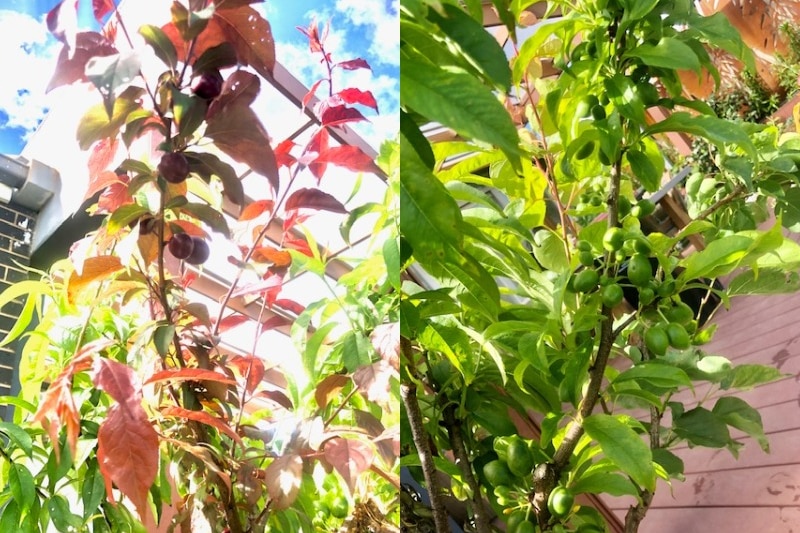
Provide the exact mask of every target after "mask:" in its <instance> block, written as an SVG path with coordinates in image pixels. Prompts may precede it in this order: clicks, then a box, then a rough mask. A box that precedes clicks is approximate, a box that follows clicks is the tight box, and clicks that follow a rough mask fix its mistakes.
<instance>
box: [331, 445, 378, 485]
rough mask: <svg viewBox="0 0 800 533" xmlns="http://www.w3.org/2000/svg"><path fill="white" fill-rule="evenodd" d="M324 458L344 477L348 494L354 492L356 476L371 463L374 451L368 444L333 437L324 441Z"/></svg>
mask: <svg viewBox="0 0 800 533" xmlns="http://www.w3.org/2000/svg"><path fill="white" fill-rule="evenodd" d="M323 453H324V455H325V459H326V460H327V461H328V462H329V463H330V464H331V465H332V466H333V467H334V468H335V469H336V471H337V472H339V474H340V475H341V476H342V477H343V478H344V480H345V482H346V483H347V487H348V488H349V489H350V494H353V493H354V492H355V488H356V482H357V481H358V476H360V475H361V473H362V472H364V471H366V470H367V469H369V467H370V466H371V465H372V459H373V457H374V451H373V448H372V446H371V445H370V444H368V443H366V442H364V441H360V440H355V439H345V438H342V437H334V438H332V439H331V440H329V441H327V442H326V443H325V447H324V448H323Z"/></svg>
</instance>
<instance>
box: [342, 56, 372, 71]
mask: <svg viewBox="0 0 800 533" xmlns="http://www.w3.org/2000/svg"><path fill="white" fill-rule="evenodd" d="M333 66H334V68H335V67H339V68H343V69H345V70H356V69H360V68H365V69H368V70H372V67H370V66H369V63H367V62H366V61H365V60H363V59H361V58H360V57H359V58H356V59H350V60H349V61H341V62H339V63H336V64H335V65H333Z"/></svg>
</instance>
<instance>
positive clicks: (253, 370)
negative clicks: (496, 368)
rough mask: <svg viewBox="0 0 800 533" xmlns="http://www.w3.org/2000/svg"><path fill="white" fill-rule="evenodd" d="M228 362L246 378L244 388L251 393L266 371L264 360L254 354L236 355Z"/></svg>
mask: <svg viewBox="0 0 800 533" xmlns="http://www.w3.org/2000/svg"><path fill="white" fill-rule="evenodd" d="M229 363H230V364H231V365H232V366H234V367H235V368H236V370H238V371H239V374H240V375H241V376H242V377H243V378H245V379H246V380H247V383H245V389H246V390H247V392H249V393H251V394H252V392H253V391H254V390H256V387H258V385H259V384H260V383H261V381H262V380H263V379H264V373H265V372H266V370H265V369H264V362H263V361H262V360H261V359H259V358H258V357H256V356H254V355H248V356H247V357H243V356H236V357H234V358H232V359H231V360H230V361H229Z"/></svg>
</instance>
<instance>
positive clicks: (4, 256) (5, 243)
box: [0, 202, 36, 396]
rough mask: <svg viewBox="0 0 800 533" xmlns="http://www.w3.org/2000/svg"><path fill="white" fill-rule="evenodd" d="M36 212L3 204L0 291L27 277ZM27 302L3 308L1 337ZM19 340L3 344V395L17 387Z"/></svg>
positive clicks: (0, 382)
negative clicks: (13, 384)
mask: <svg viewBox="0 0 800 533" xmlns="http://www.w3.org/2000/svg"><path fill="white" fill-rule="evenodd" d="M35 223H36V213H35V212H33V211H31V210H30V209H27V208H25V207H23V206H21V205H19V204H16V203H14V202H12V203H10V204H0V291H3V290H5V289H6V288H7V287H9V286H10V285H12V284H14V283H16V282H18V281H22V280H24V279H26V278H27V277H28V273H27V271H26V270H25V267H26V266H28V265H29V264H30V254H31V237H32V232H33V230H34V225H35ZM23 303H24V302H22V301H15V302H11V303H9V304H7V305H5V306H3V307H2V309H0V338H3V337H5V335H6V333H8V332H9V330H11V328H12V327H13V326H14V323H15V322H16V320H17V317H18V316H19V312H20V311H21V310H22V305H23ZM17 344H18V343H17V342H13V343H11V344H9V345H6V346H3V347H0V396H4V395H8V394H11V393H12V391H16V387H15V386H12V383H13V380H14V379H15V378H14V368H16V365H17V361H18V355H17V353H16V352H15V350H16V348H17Z"/></svg>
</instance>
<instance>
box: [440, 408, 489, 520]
mask: <svg viewBox="0 0 800 533" xmlns="http://www.w3.org/2000/svg"><path fill="white" fill-rule="evenodd" d="M443 417H444V420H443V422H444V427H445V429H447V435H448V436H449V437H450V448H451V449H452V450H453V453H454V454H455V457H456V464H457V465H458V467H459V469H461V475H462V476H463V477H464V480H465V481H466V482H467V485H469V488H470V490H471V491H472V512H473V514H474V519H475V531H476V532H477V533H491V531H492V528H491V525H490V523H489V522H490V520H489V514H488V513H487V512H486V507H485V506H484V502H483V497H482V496H481V487H480V485H478V481H477V480H476V479H475V475H474V474H473V472H472V466H471V464H470V461H469V455H468V454H467V448H466V446H465V445H464V437H463V435H462V433H461V428H462V424H461V419H459V418H458V417H457V416H456V405H455V404H453V403H451V404H449V405H447V406H445V408H444V410H443Z"/></svg>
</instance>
